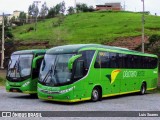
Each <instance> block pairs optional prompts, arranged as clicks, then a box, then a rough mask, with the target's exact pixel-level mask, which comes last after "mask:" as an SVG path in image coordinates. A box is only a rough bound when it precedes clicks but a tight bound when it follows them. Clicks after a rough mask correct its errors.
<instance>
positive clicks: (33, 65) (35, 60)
mask: <svg viewBox="0 0 160 120" xmlns="http://www.w3.org/2000/svg"><path fill="white" fill-rule="evenodd" d="M42 58H44V56H38V57H36V58H34V59H33V64H32V68H33V69H36V68H37V60H39V59H42Z"/></svg>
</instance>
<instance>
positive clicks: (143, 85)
mask: <svg viewBox="0 0 160 120" xmlns="http://www.w3.org/2000/svg"><path fill="white" fill-rule="evenodd" d="M145 92H146V84H145V83H142V86H141V90H140V94H141V95H144V94H145Z"/></svg>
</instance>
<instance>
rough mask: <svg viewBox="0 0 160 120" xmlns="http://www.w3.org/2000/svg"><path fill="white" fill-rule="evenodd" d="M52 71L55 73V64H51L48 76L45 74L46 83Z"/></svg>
mask: <svg viewBox="0 0 160 120" xmlns="http://www.w3.org/2000/svg"><path fill="white" fill-rule="evenodd" d="M52 73H53V75H55V69H54V64H53V65H51V69H50V70H49V71H48V72H47V74H46V76H45V78H44V80H43V82H44V83H45V82H46V81H47V79H48V77H49V76H52Z"/></svg>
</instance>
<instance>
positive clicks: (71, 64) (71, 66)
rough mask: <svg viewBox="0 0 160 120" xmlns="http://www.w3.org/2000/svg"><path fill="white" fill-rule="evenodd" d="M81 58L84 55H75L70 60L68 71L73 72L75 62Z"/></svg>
mask: <svg viewBox="0 0 160 120" xmlns="http://www.w3.org/2000/svg"><path fill="white" fill-rule="evenodd" d="M81 56H82V55H75V56H73V57H71V58H70V59H69V61H68V69H69V70H72V68H73V63H74V61H75V60H77V59H78V58H80V57H81Z"/></svg>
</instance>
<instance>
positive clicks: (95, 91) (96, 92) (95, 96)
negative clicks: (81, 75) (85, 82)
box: [91, 87, 100, 102]
mask: <svg viewBox="0 0 160 120" xmlns="http://www.w3.org/2000/svg"><path fill="white" fill-rule="evenodd" d="M99 98H100V90H99V89H98V88H97V87H95V88H94V89H93V90H92V97H91V100H92V101H93V102H96V101H98V100H99Z"/></svg>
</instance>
